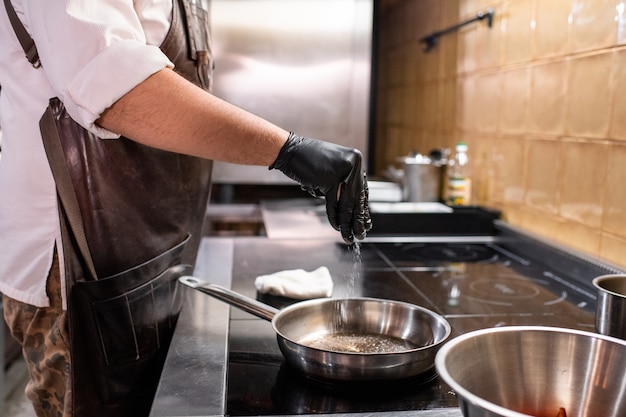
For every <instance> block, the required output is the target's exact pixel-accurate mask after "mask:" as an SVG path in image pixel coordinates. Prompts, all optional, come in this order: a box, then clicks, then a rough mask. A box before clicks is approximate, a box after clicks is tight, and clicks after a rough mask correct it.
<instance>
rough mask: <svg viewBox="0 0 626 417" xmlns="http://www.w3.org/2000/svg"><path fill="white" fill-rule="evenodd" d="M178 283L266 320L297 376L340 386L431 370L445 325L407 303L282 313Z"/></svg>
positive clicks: (351, 303) (218, 290)
mask: <svg viewBox="0 0 626 417" xmlns="http://www.w3.org/2000/svg"><path fill="white" fill-rule="evenodd" d="M179 280H180V282H181V283H183V284H185V285H187V286H189V287H191V288H194V289H196V290H198V291H201V292H204V293H206V294H208V295H210V296H212V297H215V298H217V299H219V300H221V301H225V302H227V303H229V304H231V305H233V306H235V307H237V308H240V309H242V310H244V311H247V312H249V313H251V314H254V315H255V316H257V317H260V318H262V319H265V320H268V321H271V323H272V327H273V328H274V331H275V332H276V338H277V341H278V346H279V348H280V350H281V352H282V354H283V356H284V357H285V359H286V361H287V362H288V363H289V364H290V365H291V366H293V367H295V368H297V369H299V370H300V371H302V372H305V373H307V374H311V375H314V376H317V377H322V378H326V379H332V380H342V381H374V380H390V379H400V378H407V377H412V376H416V375H419V374H421V373H423V372H426V371H428V370H430V369H432V368H433V367H434V360H435V355H436V354H437V351H438V350H439V348H440V347H441V345H442V344H443V343H444V342H445V341H446V340H447V339H448V337H449V336H450V332H451V328H450V324H449V323H448V322H447V321H446V320H445V319H444V318H443V317H441V316H440V315H438V314H436V313H434V312H432V311H430V310H428V309H425V308H423V307H420V306H416V305H413V304H409V303H404V302H400V301H391V300H383V299H375V298H348V299H333V298H319V299H313V300H307V301H301V302H298V303H295V304H292V305H290V306H288V307H286V308H284V309H282V310H277V309H275V308H273V307H271V306H268V305H266V304H263V303H261V302H259V301H257V300H254V299H251V298H249V297H246V296H244V295H241V294H239V293H236V292H234V291H231V290H228V289H226V288H223V287H220V286H218V285H214V284H206V283H203V282H201V281H199V280H198V279H197V278H194V277H189V276H186V277H181V278H180V279H179Z"/></svg>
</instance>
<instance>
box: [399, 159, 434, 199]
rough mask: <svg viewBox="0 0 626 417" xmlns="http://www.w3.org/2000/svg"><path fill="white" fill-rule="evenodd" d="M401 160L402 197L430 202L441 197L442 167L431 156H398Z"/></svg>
mask: <svg viewBox="0 0 626 417" xmlns="http://www.w3.org/2000/svg"><path fill="white" fill-rule="evenodd" d="M400 161H401V162H402V169H403V174H402V199H403V200H404V201H412V202H432V201H439V200H440V199H441V181H442V167H441V165H440V164H437V163H435V161H433V160H432V159H431V158H429V157H427V156H424V155H421V154H416V155H412V156H405V157H402V158H400Z"/></svg>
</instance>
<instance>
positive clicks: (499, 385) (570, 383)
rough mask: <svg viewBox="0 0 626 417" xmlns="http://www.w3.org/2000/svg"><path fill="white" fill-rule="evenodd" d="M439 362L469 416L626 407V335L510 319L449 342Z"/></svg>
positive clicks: (606, 411) (573, 414)
mask: <svg viewBox="0 0 626 417" xmlns="http://www.w3.org/2000/svg"><path fill="white" fill-rule="evenodd" d="M435 366H436V368H437V371H438V372H439V375H440V376H441V378H442V379H443V380H444V381H445V382H447V383H448V385H450V387H451V388H452V389H453V390H454V391H455V392H456V395H457V398H458V402H459V407H460V408H461V411H462V412H463V415H464V416H465V417H525V416H532V417H544V416H545V417H556V416H558V415H559V411H560V409H561V408H562V409H563V410H564V411H565V413H566V414H567V417H592V416H602V417H618V416H624V410H626V395H624V387H626V372H625V370H626V341H624V340H620V339H617V338H614V337H608V336H604V335H599V334H597V333H593V332H584V331H580V330H572V329H562V328H555V327H541V326H511V327H500V328H492V329H485V330H477V331H474V332H471V333H466V334H464V335H462V336H459V337H457V338H455V339H452V340H451V341H449V342H448V343H446V344H445V345H444V346H443V347H442V348H441V349H440V350H439V353H438V354H437V357H436V359H435Z"/></svg>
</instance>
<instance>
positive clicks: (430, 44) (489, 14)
mask: <svg viewBox="0 0 626 417" xmlns="http://www.w3.org/2000/svg"><path fill="white" fill-rule="evenodd" d="M494 14H495V10H494V9H493V8H489V9H487V10H485V11H484V12H478V13H476V17H473V18H471V19H468V20H465V21H464V22H461V23H458V24H456V25H454V26H450V27H449V28H447V29H443V30H439V31H437V32H433V33H431V34H430V35H427V36H424V37H423V38H422V39H420V42H424V44H425V46H424V52H428V51H430V50H431V49H433V48H434V47H435V46H437V42H438V40H439V37H440V36H442V35H445V34H447V33H450V32H454V31H455V30H458V29H460V28H462V27H463V26H465V25H469V24H470V23H474V22H478V21H480V20H485V19H487V25H488V26H489V27H491V26H492V25H493V15H494Z"/></svg>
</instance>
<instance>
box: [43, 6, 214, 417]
mask: <svg viewBox="0 0 626 417" xmlns="http://www.w3.org/2000/svg"><path fill="white" fill-rule="evenodd" d="M199 3H200V2H199V1H198V2H197V3H196V1H193V0H174V4H173V15H172V25H171V28H170V31H169V33H168V35H167V37H166V39H165V41H164V42H163V44H162V46H161V49H162V50H163V51H164V53H165V54H166V55H167V56H168V57H169V58H170V59H171V60H172V61H173V62H174V64H175V69H176V71H177V72H179V73H181V74H182V75H184V76H185V77H186V78H187V79H189V80H191V81H192V82H194V83H195V84H197V85H199V86H201V87H203V88H204V89H206V90H209V89H210V81H211V69H212V62H211V58H210V48H209V34H208V15H207V13H206V11H204V10H202V9H201V8H200V4H199ZM40 126H41V131H42V135H43V138H44V145H45V147H46V152H47V154H48V159H49V160H50V162H51V168H52V171H53V175H54V177H55V181H56V183H57V189H58V192H59V200H60V204H59V206H60V218H61V229H62V243H63V256H64V262H65V269H66V270H65V273H66V284H67V285H66V286H67V291H66V295H67V300H68V315H69V323H70V329H69V331H70V342H71V348H70V351H71V361H72V363H71V378H72V393H73V395H72V405H71V406H72V409H73V415H74V416H76V417H83V416H84V417H98V416H116V417H121V416H133V417H137V416H146V415H148V413H149V410H150V406H151V403H152V398H153V396H154V393H155V390H156V386H157V383H158V379H159V376H160V372H161V369H162V365H163V361H164V359H165V354H166V352H167V349H168V346H169V342H170V340H171V336H172V333H173V330H174V326H175V323H176V319H177V317H178V313H179V311H180V307H181V298H180V297H179V291H178V289H177V288H178V287H177V278H178V277H179V276H180V275H182V274H185V273H189V272H190V270H191V268H192V265H193V264H194V262H195V257H196V253H197V249H198V246H199V242H200V238H201V230H202V221H203V218H204V215H205V210H206V204H207V200H208V197H209V191H210V181H211V167H212V162H211V161H208V160H203V159H199V158H194V157H190V156H185V155H179V154H174V153H170V152H165V151H161V150H157V149H154V148H150V147H147V146H144V145H141V144H139V143H136V142H133V141H131V140H129V139H126V138H120V139H118V140H102V139H99V138H97V137H95V136H94V135H93V134H91V133H90V132H88V131H87V130H85V129H84V128H82V127H81V126H79V125H78V124H77V123H76V122H75V121H73V120H72V119H71V118H70V116H69V115H68V114H67V112H66V110H65V108H64V106H63V104H62V103H61V102H60V101H59V100H58V99H56V98H55V99H52V100H51V101H50V106H49V107H48V109H47V111H46V113H45V114H44V116H43V117H42V120H41V123H40ZM172 140H176V138H172ZM59 152H60V153H61V154H62V157H61V158H59V157H58V155H59ZM54 155H57V156H54ZM59 159H62V160H64V162H65V163H64V164H60V163H59ZM62 178H65V179H62ZM68 178H69V181H67V179H68ZM63 182H65V184H67V183H68V182H70V183H71V189H72V190H73V195H72V193H71V192H68V191H67V187H66V189H63V187H60V184H62V183H63ZM76 219H78V220H76ZM81 242H82V244H81Z"/></svg>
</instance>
